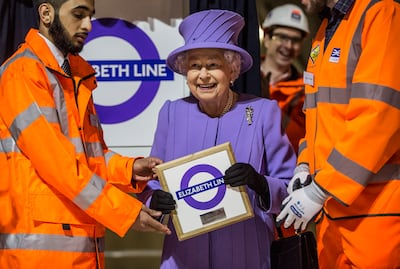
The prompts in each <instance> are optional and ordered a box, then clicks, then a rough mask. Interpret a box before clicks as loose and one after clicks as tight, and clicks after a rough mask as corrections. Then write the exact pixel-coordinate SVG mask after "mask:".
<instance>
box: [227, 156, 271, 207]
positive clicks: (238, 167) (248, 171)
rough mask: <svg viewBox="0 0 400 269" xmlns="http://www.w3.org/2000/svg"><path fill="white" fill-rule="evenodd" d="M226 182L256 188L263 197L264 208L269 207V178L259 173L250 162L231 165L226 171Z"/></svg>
mask: <svg viewBox="0 0 400 269" xmlns="http://www.w3.org/2000/svg"><path fill="white" fill-rule="evenodd" d="M224 182H225V184H228V185H231V186H232V187H238V186H241V185H247V186H249V188H251V189H252V190H254V191H255V192H256V193H257V194H258V195H259V196H260V198H261V199H262V202H263V203H262V208H264V209H265V208H266V209H268V208H269V205H270V199H269V187H268V183H267V180H266V179H265V177H264V176H263V175H260V174H259V173H257V171H256V170H255V169H254V168H253V166H251V165H250V164H248V163H235V164H234V165H232V166H231V167H229V168H228V169H227V170H226V171H225V177H224Z"/></svg>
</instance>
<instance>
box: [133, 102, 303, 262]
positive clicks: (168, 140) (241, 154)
mask: <svg viewBox="0 0 400 269" xmlns="http://www.w3.org/2000/svg"><path fill="white" fill-rule="evenodd" d="M247 107H249V108H250V107H251V108H252V109H253V116H252V123H251V124H250V125H249V124H248V121H247V120H246V108H247ZM280 113H281V112H280V109H279V107H278V105H277V103H276V102H275V101H271V100H268V99H263V98H259V97H255V96H251V95H246V94H240V97H239V100H238V102H237V103H236V104H235V106H234V107H233V108H232V110H231V111H229V112H228V113H226V114H225V115H223V116H222V117H221V118H210V117H208V116H207V115H206V114H204V113H202V112H201V111H200V110H199V108H198V105H197V100H196V99H195V98H194V97H187V98H184V99H180V100H176V101H166V103H165V104H164V105H163V107H162V108H161V110H160V113H159V117H158V125H157V130H156V133H155V139H154V144H153V147H152V150H151V156H156V157H159V158H161V159H163V160H164V161H166V162H167V161H170V160H173V159H176V158H179V157H183V156H185V155H188V154H191V153H195V152H197V151H200V150H203V149H206V148H209V147H212V146H216V145H219V144H222V143H225V142H228V141H229V142H230V143H231V146H232V149H233V151H234V155H235V158H236V161H237V162H246V163H249V164H251V165H252V166H253V167H254V168H255V169H256V170H257V171H258V172H259V173H260V174H264V175H265V178H266V180H267V181H268V185H269V189H270V197H271V207H270V208H269V210H268V211H263V210H262V209H261V208H260V207H259V204H258V202H257V201H258V199H257V194H256V193H255V192H254V191H253V190H251V189H249V188H248V194H249V198H250V203H251V205H252V207H253V209H254V215H255V216H254V218H251V219H248V220H245V221H242V222H239V223H236V224H232V225H230V226H227V227H224V228H221V229H218V230H216V231H213V232H209V233H206V234H203V235H199V236H197V237H194V238H190V239H187V240H184V241H181V242H180V241H178V239H177V236H176V234H175V232H174V231H175V230H174V229H173V225H172V222H171V221H170V223H169V226H170V227H171V229H172V231H173V234H172V235H169V236H166V237H165V239H164V247H163V253H162V260H161V268H168V269H170V268H181V269H196V268H199V269H220V268H224V269H226V268H229V269H235V268H238V269H250V268H251V269H258V268H262V269H267V268H270V259H269V251H270V245H271V242H272V240H273V239H274V224H273V223H274V221H273V219H272V214H277V213H279V211H280V206H281V202H282V200H283V198H285V197H286V196H287V192H286V185H287V183H288V181H289V180H290V178H291V176H292V172H293V169H294V167H295V165H296V156H295V153H294V151H293V149H292V147H291V145H290V142H289V140H288V138H287V137H286V135H285V134H284V133H282V128H281V124H280V123H281V114H280ZM160 188H161V187H160V184H159V182H158V181H156V180H152V181H150V182H149V184H148V187H147V188H146V189H145V191H144V192H143V193H141V194H139V195H138V197H139V199H141V200H142V201H147V203H148V198H149V197H150V195H151V193H152V190H153V189H160Z"/></svg>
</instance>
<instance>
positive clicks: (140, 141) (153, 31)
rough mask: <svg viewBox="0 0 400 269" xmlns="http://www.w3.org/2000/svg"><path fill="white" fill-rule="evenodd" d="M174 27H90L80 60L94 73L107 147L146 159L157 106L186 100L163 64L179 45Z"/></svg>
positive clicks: (100, 23)
mask: <svg viewBox="0 0 400 269" xmlns="http://www.w3.org/2000/svg"><path fill="white" fill-rule="evenodd" d="M180 21H181V19H179V20H176V21H174V25H167V24H165V23H163V22H161V21H159V20H157V19H149V21H148V22H128V21H125V20H122V19H117V18H97V19H95V20H93V21H92V31H91V32H90V34H89V36H88V38H87V40H86V44H85V47H84V49H83V51H82V53H81V55H82V57H84V58H85V59H86V60H88V61H89V62H90V63H91V64H92V66H93V67H94V69H95V71H96V78H97V81H98V87H97V89H96V90H95V91H94V93H93V96H94V101H95V105H96V110H97V112H98V114H99V118H100V121H101V123H102V127H103V130H104V135H105V140H106V143H107V145H108V146H110V147H114V148H121V149H123V148H140V149H141V151H142V152H143V154H147V153H148V152H149V150H150V147H151V144H152V142H153V137H154V132H155V128H156V124H157V116H158V112H159V110H160V108H161V106H162V104H163V103H164V102H165V101H166V100H167V99H169V100H174V99H178V98H182V97H184V96H187V95H188V94H189V92H188V89H187V87H186V84H185V82H184V77H183V76H181V75H177V74H175V73H173V71H172V70H170V69H169V68H168V67H167V66H166V63H165V60H166V58H167V56H168V54H169V53H170V52H171V51H172V50H174V49H175V48H177V47H179V46H181V45H182V44H183V38H182V37H181V36H180V35H179V33H178V26H179V23H180ZM122 153H123V154H125V153H126V152H122ZM128 153H129V152H128ZM132 154H135V155H136V154H137V152H132Z"/></svg>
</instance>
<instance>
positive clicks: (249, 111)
mask: <svg viewBox="0 0 400 269" xmlns="http://www.w3.org/2000/svg"><path fill="white" fill-rule="evenodd" d="M253 113H254V109H253V108H252V107H251V106H248V107H246V120H247V124H248V125H251V124H252V123H253Z"/></svg>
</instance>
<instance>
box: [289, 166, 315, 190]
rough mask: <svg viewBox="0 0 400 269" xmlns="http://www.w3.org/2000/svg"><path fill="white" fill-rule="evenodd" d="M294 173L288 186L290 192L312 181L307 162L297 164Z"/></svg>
mask: <svg viewBox="0 0 400 269" xmlns="http://www.w3.org/2000/svg"><path fill="white" fill-rule="evenodd" d="M293 174H294V176H293V177H292V179H291V180H290V182H289V185H288V186H287V189H286V190H287V192H288V193H289V194H291V193H292V192H293V191H294V190H297V189H300V188H303V187H304V186H307V185H308V184H310V183H311V181H312V178H311V175H310V168H309V167H308V164H306V163H301V164H299V165H298V166H296V168H295V169H294V172H293Z"/></svg>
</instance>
